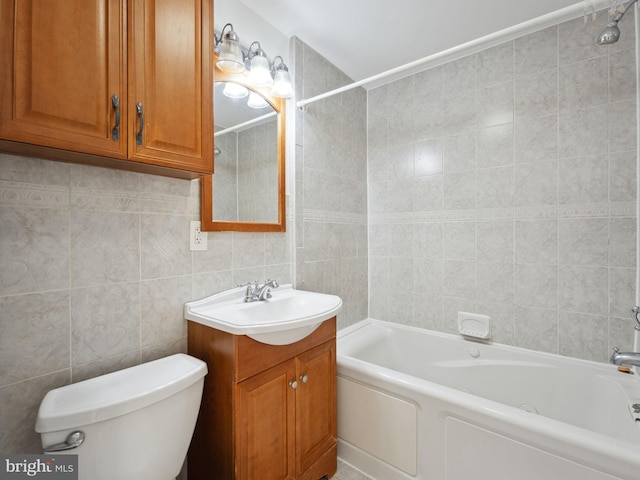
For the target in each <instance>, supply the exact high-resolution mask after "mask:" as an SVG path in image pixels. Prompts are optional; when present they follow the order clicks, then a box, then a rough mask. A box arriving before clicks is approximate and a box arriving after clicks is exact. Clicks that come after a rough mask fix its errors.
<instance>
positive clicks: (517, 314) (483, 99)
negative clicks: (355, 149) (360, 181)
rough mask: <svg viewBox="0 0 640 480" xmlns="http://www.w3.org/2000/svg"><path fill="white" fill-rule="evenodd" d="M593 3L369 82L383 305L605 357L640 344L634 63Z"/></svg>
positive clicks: (515, 341)
mask: <svg viewBox="0 0 640 480" xmlns="http://www.w3.org/2000/svg"><path fill="white" fill-rule="evenodd" d="M606 21H607V17H606V14H604V13H603V14H600V15H599V17H598V19H597V22H596V24H592V23H591V22H588V23H587V24H585V22H584V21H583V19H582V18H580V19H577V20H574V21H570V22H566V23H563V24H560V25H559V26H554V27H551V28H547V29H545V30H543V31H539V32H537V33H533V34H530V35H526V36H523V37H521V38H518V39H516V40H515V41H510V42H507V43H504V44H502V45H499V46H496V47H493V48H489V49H486V50H484V51H481V52H479V53H477V54H474V55H471V56H468V57H465V58H462V59H459V60H456V61H452V62H450V63H446V64H444V65H441V66H437V67H435V68H432V69H429V70H427V71H424V72H421V73H418V74H415V75H413V76H410V77H408V78H404V79H401V80H398V81H395V82H393V83H389V84H387V85H385V86H381V87H379V88H376V89H373V90H370V91H369V92H368V93H369V94H368V146H369V151H368V162H369V163H368V179H369V181H368V186H369V255H370V263H369V265H370V277H369V282H370V283H369V285H370V290H369V292H370V294H369V299H370V300H369V301H370V307H369V308H370V310H369V315H370V316H371V317H373V318H379V319H383V320H390V321H394V322H400V323H407V324H412V325H418V326H422V327H426V328H430V329H434V330H439V331H445V332H456V331H457V324H456V322H457V312H458V311H469V312H478V313H484V314H488V315H490V316H491V317H492V318H493V339H494V340H495V341H497V342H500V343H506V344H511V345H517V346H521V347H526V348H531V349H535V350H542V351H546V352H552V353H560V354H562V355H568V356H574V357H579V358H586V359H590V360H597V361H602V362H605V361H607V359H608V356H609V354H610V349H611V348H612V347H613V346H614V345H619V346H620V347H621V348H624V349H628V348H631V347H632V346H633V324H632V322H631V320H630V319H629V315H628V311H629V308H630V307H631V306H632V305H633V304H634V292H635V262H636V251H635V245H636V233H635V222H636V219H635V215H636V208H635V202H636V198H635V191H636V182H635V178H636V175H635V174H636V171H635V164H636V131H637V125H636V76H635V47H634V46H635V38H634V25H633V17H632V16H630V17H629V18H625V21H624V22H623V23H621V30H622V32H623V34H622V38H621V40H620V42H619V43H617V44H614V45H612V46H610V47H606V46H598V45H596V44H595V41H594V39H595V37H596V35H597V33H598V32H599V31H600V30H601V28H602V25H603V24H604V23H606Z"/></svg>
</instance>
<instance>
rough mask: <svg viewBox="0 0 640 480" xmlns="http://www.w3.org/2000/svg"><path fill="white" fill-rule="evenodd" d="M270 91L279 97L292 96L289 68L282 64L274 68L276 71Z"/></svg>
mask: <svg viewBox="0 0 640 480" xmlns="http://www.w3.org/2000/svg"><path fill="white" fill-rule="evenodd" d="M271 93H272V94H273V95H274V96H276V97H280V98H291V97H293V87H292V86H291V79H290V78H289V70H288V69H287V67H286V66H284V65H282V66H281V67H278V68H277V69H276V73H275V75H274V78H273V87H271Z"/></svg>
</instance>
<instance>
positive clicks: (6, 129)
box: [0, 0, 127, 158]
mask: <svg viewBox="0 0 640 480" xmlns="http://www.w3.org/2000/svg"><path fill="white" fill-rule="evenodd" d="M122 6H123V1H122V0H0V137H1V138H5V139H10V140H16V141H19V142H25V143H32V144H36V145H44V146H49V147H56V148H61V149H65V150H72V151H79V152H84V153H92V154H97V155H106V156H110V157H116V158H124V157H126V154H127V145H126V138H125V137H126V133H125V132H126V125H127V112H126V107H125V106H126V104H127V89H126V52H125V48H124V47H125V45H126V44H125V43H124V39H125V32H124V20H123V18H124V12H123V10H122V8H123V7H122ZM113 96H117V97H118V108H120V111H119V114H120V115H119V117H120V125H119V128H120V130H119V131H120V135H119V138H116V139H115V140H114V138H112V129H113V127H114V126H115V123H116V108H115V107H114V105H113V101H112V97H113Z"/></svg>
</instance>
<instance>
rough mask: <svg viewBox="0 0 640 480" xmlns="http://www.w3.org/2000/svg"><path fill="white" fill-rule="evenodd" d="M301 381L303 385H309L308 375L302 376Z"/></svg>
mask: <svg viewBox="0 0 640 480" xmlns="http://www.w3.org/2000/svg"><path fill="white" fill-rule="evenodd" d="M300 380H302V383H307V382H308V381H309V377H307V375H306V374H304V375H300Z"/></svg>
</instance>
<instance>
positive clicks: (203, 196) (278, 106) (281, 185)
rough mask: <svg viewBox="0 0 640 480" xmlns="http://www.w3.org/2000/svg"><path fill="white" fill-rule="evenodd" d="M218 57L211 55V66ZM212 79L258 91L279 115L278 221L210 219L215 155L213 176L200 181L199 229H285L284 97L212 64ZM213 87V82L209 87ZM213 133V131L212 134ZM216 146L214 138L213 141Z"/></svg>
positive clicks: (208, 230) (230, 230)
mask: <svg viewBox="0 0 640 480" xmlns="http://www.w3.org/2000/svg"><path fill="white" fill-rule="evenodd" d="M217 60H218V56H217V54H214V61H213V63H214V66H215V63H216V61H217ZM213 81H214V82H235V83H238V84H240V85H243V86H244V87H246V88H248V89H249V90H251V91H254V92H256V93H258V94H259V95H260V96H261V97H262V98H264V99H265V100H266V101H267V102H269V104H270V105H271V106H272V107H273V109H274V110H275V111H276V112H277V118H278V121H277V122H278V158H277V161H278V221H277V223H262V222H240V221H237V222H230V221H223V220H214V218H213V208H214V205H213V175H215V157H214V161H213V167H214V173H213V175H206V176H204V177H202V178H201V180H200V189H201V191H200V229H201V230H202V231H205V232H284V231H286V227H287V226H286V205H285V203H286V196H285V162H286V154H285V146H286V142H285V126H286V118H285V104H286V100H285V99H283V98H277V97H274V96H273V95H271V91H270V90H269V89H268V88H257V87H255V86H252V85H251V84H250V83H249V81H248V74H247V72H244V73H228V72H224V71H222V70H220V69H219V68H218V67H217V66H215V69H214V74H213ZM211 88H213V85H212V86H211ZM213 110H214V122H213V123H214V125H215V105H214V108H213ZM211 134H212V135H213V132H212V133H211ZM214 146H215V141H214Z"/></svg>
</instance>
